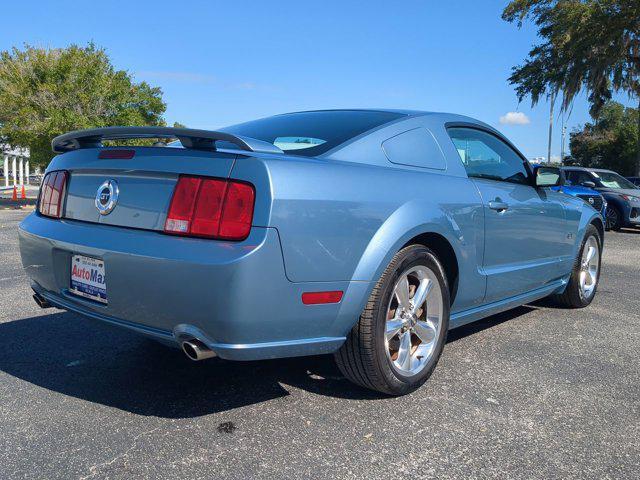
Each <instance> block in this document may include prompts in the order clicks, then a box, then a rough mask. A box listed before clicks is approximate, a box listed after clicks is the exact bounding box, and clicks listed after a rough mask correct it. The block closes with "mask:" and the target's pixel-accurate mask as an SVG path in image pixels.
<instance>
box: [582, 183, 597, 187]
mask: <svg viewBox="0 0 640 480" xmlns="http://www.w3.org/2000/svg"><path fill="white" fill-rule="evenodd" d="M581 185H582V186H583V187H587V188H596V184H595V183H593V182H582V183H581Z"/></svg>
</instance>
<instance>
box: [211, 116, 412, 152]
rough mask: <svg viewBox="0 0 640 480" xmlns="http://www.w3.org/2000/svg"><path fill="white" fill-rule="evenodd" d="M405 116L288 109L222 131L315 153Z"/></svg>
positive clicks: (286, 149)
mask: <svg viewBox="0 0 640 480" xmlns="http://www.w3.org/2000/svg"><path fill="white" fill-rule="evenodd" d="M403 116H405V115H404V114H401V113H395V112H377V111H366V110H327V111H318V112H300V113H287V114H284V115H276V116H274V117H268V118H262V119H260V120H253V121H251V122H246V123H240V124H238V125H232V126H230V127H226V128H222V129H221V131H223V132H229V133H233V134H235V135H241V136H245V137H251V138H256V139H258V140H263V141H265V142H269V143H273V144H274V145H275V146H277V147H278V148H280V149H281V150H282V151H284V152H285V153H292V154H296V153H298V154H302V155H310V156H315V155H320V154H322V153H325V152H327V151H329V150H331V149H332V148H333V147H336V146H338V145H340V144H342V143H344V142H346V141H347V140H350V139H352V138H354V137H357V136H358V135H360V134H361V133H364V132H366V131H368V130H371V129H373V128H376V127H379V126H381V125H384V124H385V123H389V122H392V121H393V120H396V119H398V118H401V117H403Z"/></svg>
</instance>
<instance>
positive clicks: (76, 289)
mask: <svg viewBox="0 0 640 480" xmlns="http://www.w3.org/2000/svg"><path fill="white" fill-rule="evenodd" d="M70 292H71V293H73V294H75V295H79V296H81V297H84V298H89V299H91V300H95V301H96V302H100V303H107V283H106V279H105V275H104V261H102V260H100V259H98V258H92V257H85V256H84V255H73V257H71V288H70Z"/></svg>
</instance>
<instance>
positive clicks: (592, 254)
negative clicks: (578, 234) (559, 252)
mask: <svg viewBox="0 0 640 480" xmlns="http://www.w3.org/2000/svg"><path fill="white" fill-rule="evenodd" d="M601 258H602V238H601V237H600V232H598V230H597V229H596V227H594V226H593V225H589V226H588V227H587V231H586V233H585V236H584V240H583V241H582V245H581V248H580V251H579V252H578V256H577V257H576V260H575V262H574V264H573V270H572V272H571V277H570V278H569V283H568V285H567V288H566V289H565V291H564V293H562V294H561V295H555V296H554V297H553V298H554V300H556V302H557V303H559V304H560V305H562V306H565V307H569V308H582V307H586V306H587V305H589V304H590V303H591V301H592V300H593V298H594V297H595V295H596V290H597V289H598V282H599V281H600V261H601Z"/></svg>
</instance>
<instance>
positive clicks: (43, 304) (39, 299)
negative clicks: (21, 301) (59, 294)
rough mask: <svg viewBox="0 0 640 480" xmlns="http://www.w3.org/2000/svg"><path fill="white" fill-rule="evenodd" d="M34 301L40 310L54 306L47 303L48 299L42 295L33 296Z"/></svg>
mask: <svg viewBox="0 0 640 480" xmlns="http://www.w3.org/2000/svg"><path fill="white" fill-rule="evenodd" d="M33 299H34V300H35V302H36V303H37V304H38V306H39V307H40V308H51V307H52V306H53V305H51V304H50V303H49V302H48V301H47V299H46V298H44V297H43V296H42V295H40V294H38V293H34V294H33Z"/></svg>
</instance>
